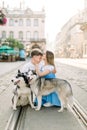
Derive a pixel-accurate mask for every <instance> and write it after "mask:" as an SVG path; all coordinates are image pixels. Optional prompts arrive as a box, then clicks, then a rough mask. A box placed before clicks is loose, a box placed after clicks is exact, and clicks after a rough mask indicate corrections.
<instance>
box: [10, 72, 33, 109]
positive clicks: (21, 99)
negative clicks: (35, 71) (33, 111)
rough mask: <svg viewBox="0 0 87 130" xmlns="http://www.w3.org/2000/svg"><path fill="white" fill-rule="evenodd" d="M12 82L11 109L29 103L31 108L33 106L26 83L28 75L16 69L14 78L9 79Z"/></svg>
mask: <svg viewBox="0 0 87 130" xmlns="http://www.w3.org/2000/svg"><path fill="white" fill-rule="evenodd" d="M11 81H12V82H13V84H14V89H13V97H12V107H13V110H16V109H17V106H25V105H27V104H30V105H31V107H32V108H35V106H34V105H33V102H32V99H31V89H30V87H29V84H28V76H27V74H26V73H21V72H20V71H19V70H18V73H17V75H16V76H15V78H13V79H12V80H11Z"/></svg>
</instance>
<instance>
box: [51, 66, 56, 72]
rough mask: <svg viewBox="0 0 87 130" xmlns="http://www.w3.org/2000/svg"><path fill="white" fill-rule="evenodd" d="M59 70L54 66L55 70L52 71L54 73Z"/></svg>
mask: <svg viewBox="0 0 87 130" xmlns="http://www.w3.org/2000/svg"><path fill="white" fill-rule="evenodd" d="M56 72H57V71H56V67H55V66H54V70H53V71H52V73H54V74H55V73H56Z"/></svg>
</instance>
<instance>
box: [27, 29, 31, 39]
mask: <svg viewBox="0 0 87 130" xmlns="http://www.w3.org/2000/svg"><path fill="white" fill-rule="evenodd" d="M30 38H31V33H30V32H29V31H28V32H27V33H26V39H27V40H30Z"/></svg>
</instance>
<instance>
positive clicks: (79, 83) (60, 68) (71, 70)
mask: <svg viewBox="0 0 87 130" xmlns="http://www.w3.org/2000/svg"><path fill="white" fill-rule="evenodd" d="M18 66H19V65H18ZM18 66H17V69H18V68H20V67H21V66H22V65H21V64H20V66H19V67H18ZM56 67H57V77H58V78H63V79H66V80H68V81H69V82H70V84H71V86H72V89H73V93H74V97H75V98H76V99H77V100H78V101H79V103H80V104H81V105H82V106H83V107H84V109H85V110H86V111H87V100H86V99H87V69H84V68H78V67H75V66H71V65H67V64H64V63H61V62H59V61H56ZM17 69H16V68H15V69H14V71H12V72H10V73H8V74H6V75H5V74H4V76H3V77H0V130H4V129H5V126H6V123H7V121H8V118H9V117H10V115H11V113H12V108H11V98H12V83H11V79H12V77H14V76H15V74H16V73H17ZM77 128H79V127H78V126H77Z"/></svg>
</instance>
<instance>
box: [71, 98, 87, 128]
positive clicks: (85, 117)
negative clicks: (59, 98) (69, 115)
mask: <svg viewBox="0 0 87 130" xmlns="http://www.w3.org/2000/svg"><path fill="white" fill-rule="evenodd" d="M72 110H73V111H74V112H75V114H76V115H77V116H78V118H79V119H80V120H81V122H83V124H84V126H85V127H87V112H86V111H85V109H84V108H83V107H82V106H81V105H80V104H79V102H78V101H77V100H76V99H75V98H74V104H73V107H72Z"/></svg>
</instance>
